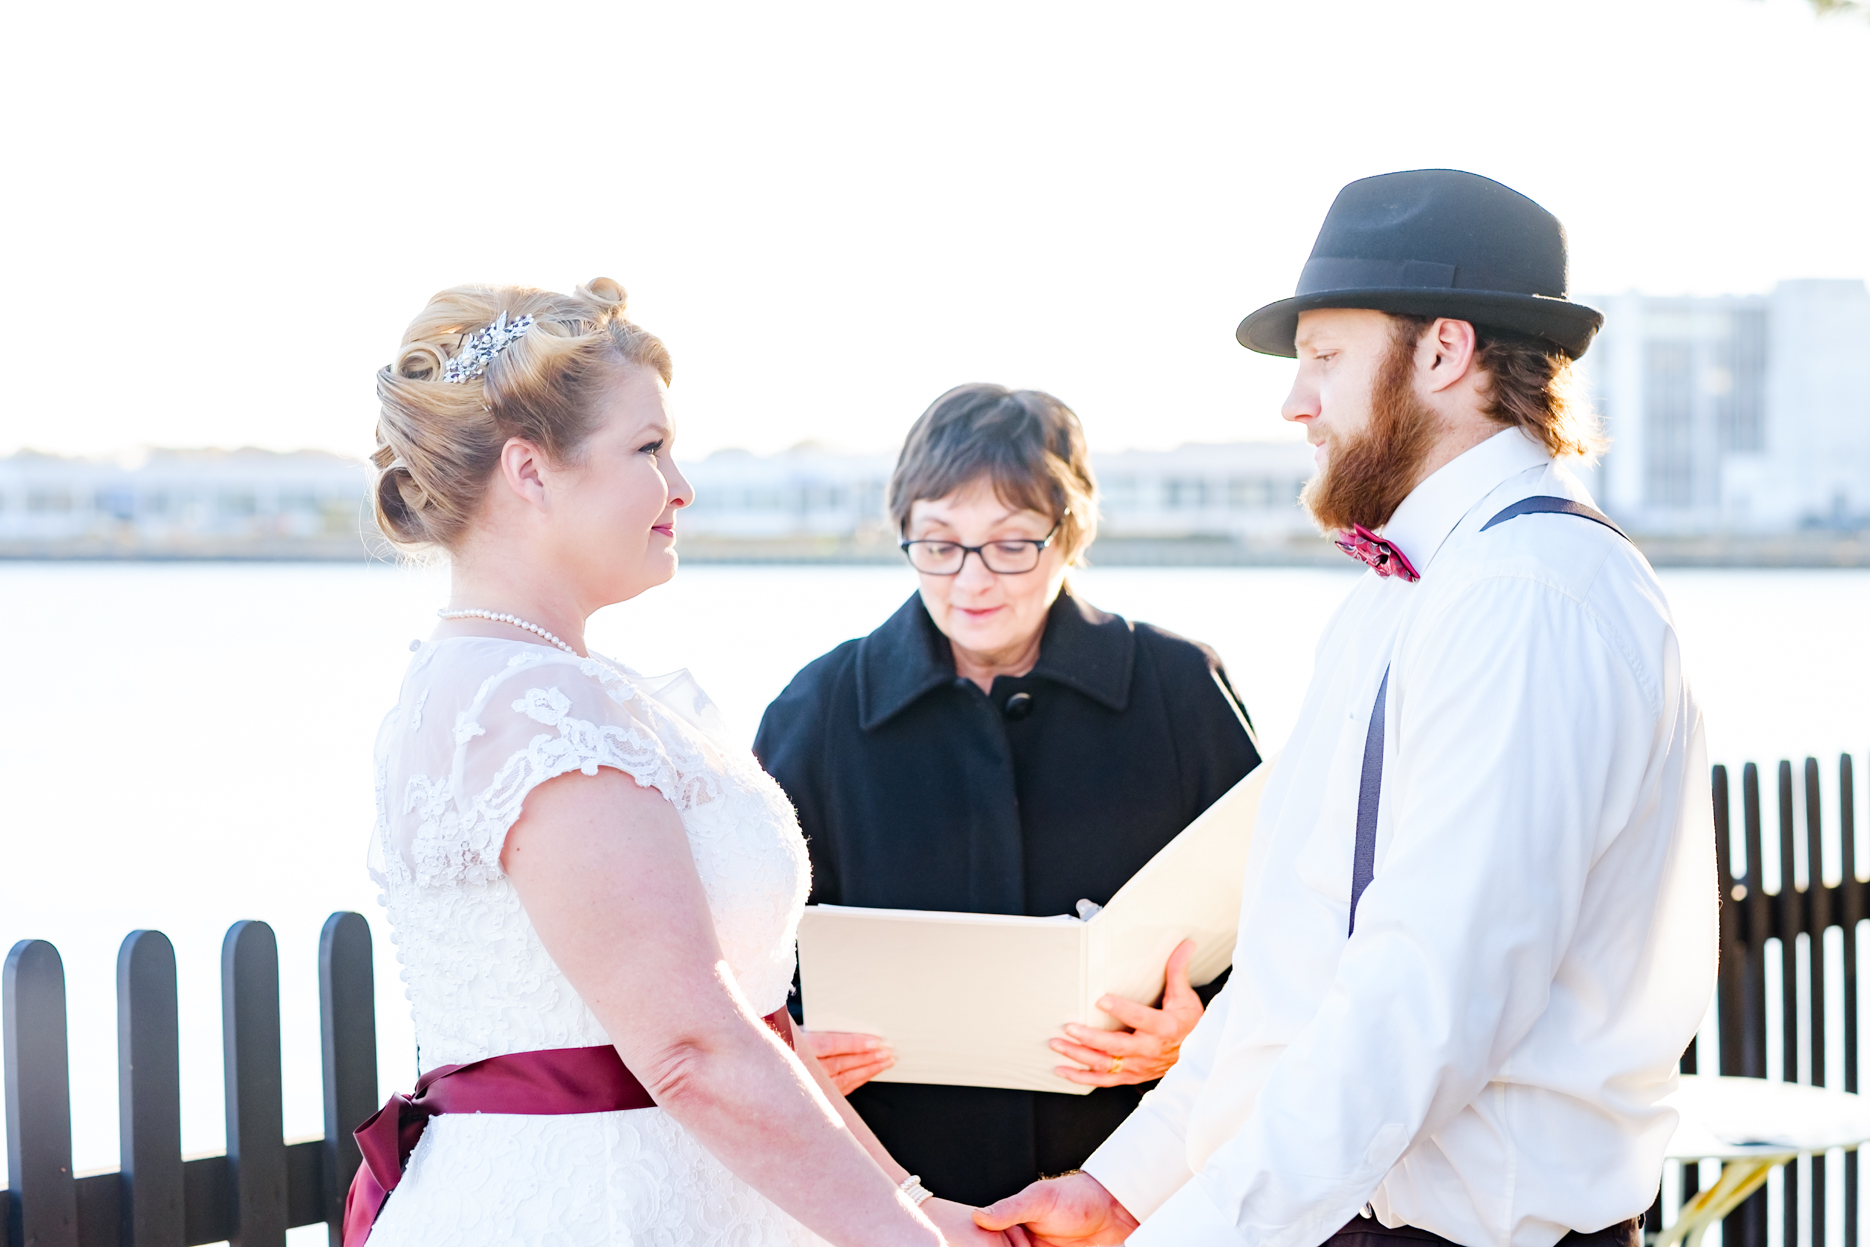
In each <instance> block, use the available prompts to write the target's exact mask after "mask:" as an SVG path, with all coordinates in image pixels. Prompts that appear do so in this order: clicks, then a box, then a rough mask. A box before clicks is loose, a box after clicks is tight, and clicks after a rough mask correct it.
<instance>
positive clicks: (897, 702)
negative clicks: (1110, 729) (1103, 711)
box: [857, 588, 1136, 732]
mask: <svg viewBox="0 0 1870 1247" xmlns="http://www.w3.org/2000/svg"><path fill="white" fill-rule="evenodd" d="M1135 663H1136V634H1135V632H1134V631H1133V630H1132V629H1131V627H1130V624H1129V622H1128V621H1127V620H1125V619H1122V618H1120V617H1118V616H1116V615H1107V614H1105V613H1104V612H1103V611H1100V610H1098V609H1097V608H1096V607H1094V606H1092V605H1091V604H1090V603H1088V602H1085V601H1082V600H1080V599H1078V598H1075V597H1073V596H1072V595H1071V591H1070V589H1069V588H1066V589H1064V590H1061V591H1060V592H1059V595H1058V600H1057V601H1055V602H1053V603H1052V609H1051V612H1050V614H1049V615H1048V616H1047V618H1046V624H1045V635H1044V636H1043V637H1041V638H1040V641H1039V661H1038V663H1037V665H1035V666H1034V667H1033V669H1032V674H1033V675H1035V676H1038V677H1040V678H1042V679H1046V680H1051V681H1052V682H1053V683H1055V684H1062V685H1064V686H1065V687H1067V688H1070V689H1075V690H1076V691H1078V692H1080V693H1083V694H1084V695H1085V696H1086V697H1089V698H1091V699H1092V700H1093V701H1097V702H1101V703H1103V704H1104V705H1106V706H1108V707H1110V708H1111V709H1112V710H1123V709H1125V708H1126V707H1127V706H1128V705H1129V704H1130V673H1131V670H1132V668H1133V667H1134V666H1135ZM954 679H955V670H954V652H953V651H952V650H951V649H950V648H949V646H948V638H947V637H945V636H943V635H942V634H941V630H940V629H938V628H937V627H936V626H935V621H934V620H933V619H930V618H929V613H928V611H927V610H926V609H925V608H924V607H923V605H922V595H921V594H913V595H911V596H910V598H909V600H908V601H907V602H904V603H903V604H902V606H901V607H899V608H898V609H897V611H896V613H895V614H894V615H891V616H890V617H889V619H888V620H886V621H885V622H884V624H883V626H882V627H880V628H878V629H877V630H876V631H875V632H872V633H871V634H870V635H869V636H867V637H865V638H864V639H863V640H861V641H859V642H858V643H857V718H858V725H859V726H860V727H862V728H863V729H864V730H865V731H866V732H868V731H870V730H872V729H873V728H876V727H880V726H881V725H882V724H884V723H886V722H887V721H889V720H890V719H892V718H894V717H895V716H896V715H897V714H899V713H901V712H902V711H903V710H905V709H907V708H908V707H909V706H910V705H911V704H912V703H913V702H915V701H917V700H918V699H920V698H921V697H922V696H924V695H925V694H927V693H928V692H930V691H931V690H933V689H935V688H937V687H939V686H940V685H943V684H948V683H951V682H953V680H954Z"/></svg>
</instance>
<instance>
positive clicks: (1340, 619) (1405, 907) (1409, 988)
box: [1084, 430, 1717, 1247]
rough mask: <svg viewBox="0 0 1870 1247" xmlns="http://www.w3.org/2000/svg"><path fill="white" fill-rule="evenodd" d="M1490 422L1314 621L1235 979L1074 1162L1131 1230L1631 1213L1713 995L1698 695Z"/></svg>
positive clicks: (1625, 584) (1607, 556) (1607, 564)
mask: <svg viewBox="0 0 1870 1247" xmlns="http://www.w3.org/2000/svg"><path fill="white" fill-rule="evenodd" d="M1537 494H1555V495H1559V496H1562V497H1567V498H1572V499H1575V500H1578V501H1581V502H1585V503H1587V504H1588V503H1589V501H1590V500H1589V495H1588V494H1586V492H1585V491H1584V489H1583V487H1582V486H1581V485H1580V484H1579V483H1578V481H1577V480H1576V478H1574V477H1573V476H1571V475H1570V474H1569V473H1568V472H1566V471H1564V470H1563V469H1562V468H1560V467H1558V466H1557V465H1555V464H1554V463H1553V462H1552V461H1551V458H1550V456H1548V455H1547V454H1546V452H1545V450H1544V448H1543V447H1541V446H1540V445H1538V444H1537V443H1536V442H1534V441H1533V440H1532V439H1530V438H1528V437H1527V436H1525V435H1523V434H1521V433H1519V432H1518V431H1516V430H1508V431H1505V432H1502V433H1500V434H1498V435H1497V436H1495V437H1493V438H1491V439H1490V440H1488V441H1486V442H1484V443H1482V444H1481V445H1479V446H1476V447H1474V448H1473V449H1471V450H1469V451H1467V452H1466V453H1465V454H1463V455H1461V456H1460V457H1459V458H1457V459H1455V460H1454V461H1453V462H1451V463H1449V464H1448V465H1447V466H1445V467H1443V468H1441V469H1440V470H1439V471H1437V472H1435V473H1434V474H1433V475H1431V476H1430V477H1429V478H1428V479H1426V480H1425V481H1423V482H1422V483H1421V485H1419V486H1417V488H1416V489H1415V491H1414V492H1412V493H1411V494H1410V495H1409V497H1408V498H1407V499H1405V500H1404V502H1403V504H1402V505H1401V506H1400V507H1398V508H1397V510H1396V514H1395V516H1394V517H1393V518H1392V519H1391V521H1390V522H1389V524H1388V525H1387V526H1386V528H1385V530H1384V536H1385V537H1386V538H1387V539H1388V540H1390V541H1392V542H1394V543H1395V544H1396V546H1397V547H1398V548H1400V549H1401V550H1402V551H1403V552H1404V553H1405V554H1406V555H1407V556H1408V557H1409V559H1410V561H1411V562H1412V563H1413V564H1414V565H1415V567H1416V569H1417V570H1418V571H1420V573H1421V576H1422V578H1421V580H1420V581H1419V582H1418V583H1413V584H1412V583H1408V582H1405V581H1404V580H1402V579H1401V578H1400V577H1392V578H1388V579H1384V578H1379V577H1378V576H1376V575H1375V574H1374V573H1371V574H1368V575H1366V576H1365V578H1364V579H1363V580H1362V581H1360V582H1359V583H1358V585H1357V587H1356V588H1355V589H1354V590H1353V591H1352V592H1351V594H1350V596H1349V598H1348V599H1346V601H1345V603H1344V605H1343V606H1342V607H1340V608H1339V610H1338V612H1337V614H1336V615H1335V616H1334V617H1333V619H1332V621H1331V623H1330V625H1329V626H1328V627H1327V628H1326V629H1325V633H1324V637H1323V638H1322V639H1321V641H1320V642H1319V645H1318V652H1317V666H1316V670H1315V672H1314V674H1313V676H1312V683H1311V687H1310V689H1309V690H1308V691H1307V693H1306V697H1305V703H1304V707H1303V709H1302V710H1301V712H1300V715H1299V720H1298V725H1297V727H1296V729H1295V730H1294V732H1293V734H1292V738H1291V740H1290V742H1289V743H1288V744H1287V746H1286V748H1285V750H1284V752H1283V753H1282V754H1281V756H1280V758H1279V760H1278V763H1277V766H1276V768H1275V770H1274V773H1273V776H1272V778H1271V780H1270V781H1269V783H1268V784H1267V788H1266V794H1265V798H1264V801H1263V803H1262V805H1261V809H1260V816H1259V824H1258V830H1257V832H1256V833H1255V841H1254V844H1253V848H1252V851H1251V854H1250V856H1249V862H1248V866H1247V878H1246V891H1245V896H1244V899H1243V901H1242V906H1241V921H1240V939H1239V943H1238V945H1237V946H1236V948H1235V952H1234V971H1233V977H1232V978H1231V980H1230V981H1229V982H1228V984H1227V987H1226V989H1225V990H1224V991H1222V992H1221V994H1220V995H1219V996H1218V997H1216V999H1215V1000H1214V1002H1213V1004H1212V1005H1211V1006H1210V1007H1209V1009H1208V1012H1207V1016H1206V1017H1205V1018H1203V1019H1202V1021H1201V1024H1200V1025H1199V1026H1197V1027H1196V1028H1195V1030H1194V1032H1193V1034H1191V1035H1190V1036H1189V1038H1188V1040H1187V1042H1186V1043H1185V1044H1184V1045H1183V1048H1182V1055H1181V1060H1180V1061H1179V1062H1178V1063H1177V1064H1176V1066H1175V1068H1174V1069H1172V1070H1171V1071H1170V1072H1169V1074H1168V1076H1167V1077H1165V1078H1164V1079H1163V1080H1162V1082H1161V1084H1160V1085H1159V1086H1158V1088H1157V1089H1156V1090H1155V1091H1153V1092H1151V1093H1150V1094H1149V1095H1148V1096H1147V1097H1145V1098H1144V1100H1143V1102H1142V1104H1141V1105H1140V1106H1139V1107H1138V1108H1137V1110H1136V1111H1135V1112H1134V1113H1133V1114H1132V1115H1131V1116H1130V1118H1129V1120H1127V1121H1126V1122H1125V1123H1124V1124H1123V1126H1122V1127H1120V1128H1119V1129H1118V1131H1117V1132H1116V1133H1115V1134H1114V1135H1112V1136H1111V1137H1110V1139H1109V1140H1108V1141H1107V1142H1106V1143H1105V1144H1104V1145H1103V1146H1102V1147H1101V1148H1099V1149H1098V1150H1097V1152H1096V1154H1095V1155H1093V1156H1092V1157H1091V1159H1090V1160H1088V1161H1087V1162H1085V1165H1084V1168H1085V1169H1086V1170H1087V1171H1088V1172H1089V1173H1091V1174H1092V1175H1093V1176H1094V1177H1096V1178H1097V1179H1098V1180H1099V1181H1100V1182H1102V1183H1103V1184H1104V1186H1105V1187H1106V1188H1108V1189H1109V1190H1110V1192H1111V1193H1112V1194H1113V1195H1114V1196H1116V1198H1117V1199H1118V1200H1120V1201H1121V1202H1122V1203H1123V1204H1124V1206H1125V1207H1127V1208H1128V1209H1129V1210H1130V1211H1131V1213H1132V1214H1133V1215H1135V1216H1137V1217H1139V1218H1143V1219H1144V1220H1143V1224H1142V1226H1141V1228H1140V1229H1138V1230H1137V1232H1136V1233H1135V1234H1134V1235H1132V1236H1131V1238H1130V1240H1129V1241H1130V1242H1131V1243H1132V1244H1134V1245H1136V1247H1158V1245H1162V1247H1169V1245H1172V1247H1205V1245H1207V1244H1213V1245H1214V1247H1222V1245H1231V1244H1238V1243H1252V1244H1256V1245H1259V1244H1264V1245H1266V1247H1313V1245H1315V1244H1318V1243H1321V1242H1323V1241H1324V1239H1326V1238H1327V1237H1329V1236H1330V1235H1331V1234H1332V1233H1333V1232H1335V1231H1336V1230H1337V1229H1338V1228H1339V1227H1340V1226H1342V1225H1344V1224H1345V1222H1346V1221H1348V1220H1349V1219H1350V1218H1352V1217H1354V1216H1356V1215H1358V1212H1359V1210H1360V1209H1362V1208H1363V1206H1364V1205H1365V1203H1366V1202H1368V1203H1369V1204H1370V1205H1371V1206H1372V1208H1373V1209H1374V1211H1375V1214H1376V1216H1377V1218H1378V1219H1379V1220H1381V1221H1382V1222H1383V1223H1384V1224H1385V1225H1390V1226H1398V1225H1410V1226H1415V1227H1417V1228H1419V1229H1424V1230H1429V1231H1432V1232H1434V1233H1437V1234H1440V1235H1443V1236H1444V1237H1446V1238H1450V1239H1452V1240H1454V1241H1455V1242H1457V1243H1461V1244H1464V1245H1465V1247H1485V1245H1492V1244H1498V1245H1499V1247H1551V1244H1553V1243H1555V1242H1556V1241H1557V1240H1558V1239H1559V1238H1560V1237H1562V1236H1563V1235H1564V1234H1565V1232H1566V1231H1568V1230H1582V1231H1592V1230H1598V1229H1602V1228H1604V1227H1606V1226H1609V1225H1612V1224H1615V1223H1616V1222H1618V1221H1621V1220H1624V1219H1626V1218H1629V1217H1633V1216H1636V1215H1639V1214H1640V1213H1642V1212H1643V1210H1644V1209H1645V1208H1647V1207H1648V1206H1649V1203H1650V1201H1651V1200H1652V1199H1653V1198H1654V1197H1655V1193H1656V1183H1657V1179H1658V1177H1659V1175H1660V1173H1661V1170H1662V1154H1663V1149H1664V1147H1665V1146H1666V1144H1667V1143H1668V1139H1669V1135H1670V1133H1671V1131H1672V1130H1673V1128H1674V1126H1675V1114H1674V1112H1673V1111H1672V1110H1669V1109H1666V1108H1663V1107H1660V1106H1659V1105H1658V1103H1657V1101H1658V1100H1659V1099H1660V1098H1661V1097H1662V1096H1663V1095H1665V1094H1667V1093H1668V1092H1669V1091H1670V1090H1671V1089H1672V1088H1673V1087H1674V1085H1675V1078H1676V1073H1675V1071H1676V1064H1677V1060H1678V1058H1679V1057H1680V1056H1681V1053H1682V1051H1683V1049H1684V1048H1685V1047H1686V1046H1687V1045H1688V1043H1689V1041H1690V1040H1691V1039H1692V1038H1693V1037H1694V1034H1695V1030H1696V1028H1697V1027H1698V1026H1699V1025H1700V1023H1701V1019H1702V1017H1703V1015H1704V1013H1705V1011H1706V1009H1707V1005H1708V1000H1709V998H1710V995H1711V993H1712V992H1713V988H1714V973H1715V958H1716V950H1717V935H1716V906H1717V898H1716V895H1715V893H1716V890H1717V885H1716V882H1715V868H1714V831H1713V825H1712V821H1713V820H1712V815H1711V802H1710V799H1709V791H1708V769H1707V765H1706V759H1705V745H1704V742H1703V735H1702V725H1701V717H1700V712H1699V710H1698V709H1697V707H1696V705H1695V701H1694V698H1693V697H1692V695H1691V694H1690V692H1689V689H1688V685H1687V683H1686V681H1685V680H1684V678H1683V675H1682V670H1681V658H1680V653H1679V650H1678V648H1677V644H1676V637H1675V630H1674V626H1673V624H1672V623H1671V621H1670V618H1669V609H1668V603H1667V602H1666V601H1665V600H1664V598H1663V594H1662V589H1661V587H1660V586H1659V585H1658V584H1657V583H1656V578H1655V575H1654V573H1653V572H1652V571H1651V570H1650V568H1649V564H1648V563H1647V562H1646V561H1645V560H1644V559H1643V557H1642V555H1641V554H1640V553H1638V552H1637V550H1636V549H1635V547H1633V546H1631V545H1630V544H1629V542H1627V541H1625V540H1624V539H1623V538H1622V537H1620V536H1618V535H1617V534H1616V533H1615V532H1613V531H1611V530H1610V529H1608V528H1605V527H1604V526H1603V525H1601V524H1597V523H1594V522H1592V521H1590V520H1587V519H1583V518H1580V517H1578V516H1575V515H1554V514H1535V515H1524V516H1520V517H1518V518H1515V519H1512V520H1508V521H1506V522H1504V523H1502V524H1501V525H1499V526H1498V527H1496V528H1493V529H1491V530H1489V531H1487V532H1481V531H1480V528H1481V525H1483V524H1485V523H1486V522H1487V521H1488V520H1489V519H1491V518H1492V517H1493V516H1494V515H1496V514H1497V513H1498V512H1500V511H1501V510H1502V509H1503V508H1505V507H1506V506H1507V505H1509V504H1510V503H1513V502H1516V501H1518V500H1519V499H1521V498H1525V497H1529V496H1532V495H1537ZM1385 668H1388V669H1389V672H1390V684H1389V694H1388V704H1387V708H1386V716H1385V730H1384V770H1383V789H1382V801H1381V805H1380V809H1379V817H1378V823H1377V843H1376V875H1375V879H1374V880H1373V881H1372V882H1371V884H1370V885H1369V888H1368V890H1367V891H1365V892H1364V894H1363V897H1362V900H1361V901H1360V903H1359V905H1358V909H1357V928H1356V935H1355V936H1354V937H1352V938H1349V939H1347V938H1346V930H1347V926H1348V918H1349V912H1350V890H1351V858H1352V852H1353V846H1354V843H1355V837H1356V819H1357V797H1358V787H1359V773H1360V770H1361V765H1362V761H1363V753H1364V740H1365V733H1366V731H1367V729H1368V726H1369V719H1370V713H1371V708H1372V706H1373V705H1374V703H1375V700H1376V693H1377V686H1378V684H1379V682H1380V681H1381V680H1382V678H1383V673H1384V670H1385Z"/></svg>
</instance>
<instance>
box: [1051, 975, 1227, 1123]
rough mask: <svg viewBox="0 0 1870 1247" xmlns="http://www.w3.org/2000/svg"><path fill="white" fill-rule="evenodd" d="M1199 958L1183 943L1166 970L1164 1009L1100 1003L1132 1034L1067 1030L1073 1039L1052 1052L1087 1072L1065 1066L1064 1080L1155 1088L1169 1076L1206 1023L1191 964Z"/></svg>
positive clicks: (1111, 999)
mask: <svg viewBox="0 0 1870 1247" xmlns="http://www.w3.org/2000/svg"><path fill="white" fill-rule="evenodd" d="M1194 955H1195V941H1193V940H1183V941H1182V942H1181V943H1180V944H1177V945H1176V946H1175V951H1174V952H1172V953H1170V954H1169V963H1168V965H1166V966H1165V967H1164V968H1163V975H1164V978H1165V980H1166V983H1165V986H1164V987H1163V990H1162V1007H1161V1008H1160V1009H1152V1008H1150V1007H1149V1006H1148V1005H1139V1004H1137V1003H1136V1002H1135V1001H1133V1000H1124V999H1122V998H1121V997H1118V996H1105V997H1102V998H1101V999H1099V1000H1098V1002H1097V1007H1098V1008H1100V1009H1102V1010H1103V1011H1104V1012H1105V1013H1108V1014H1110V1016H1111V1017H1114V1018H1116V1019H1117V1020H1118V1021H1119V1022H1122V1023H1123V1024H1124V1025H1126V1026H1128V1027H1130V1028H1131V1029H1129V1030H1127V1031H1106V1030H1099V1029H1097V1028H1096V1027H1095V1026H1079V1025H1077V1024H1076V1023H1072V1024H1070V1025H1067V1026H1066V1027H1065V1033H1066V1034H1067V1035H1069V1036H1071V1039H1054V1040H1053V1041H1052V1051H1054V1052H1056V1053H1059V1054H1060V1055H1061V1056H1067V1057H1070V1058H1071V1059H1072V1060H1074V1061H1076V1062H1078V1064H1079V1065H1081V1066H1083V1067H1084V1068H1082V1069H1079V1068H1076V1067H1074V1066H1067V1065H1061V1066H1059V1067H1058V1071H1057V1072H1058V1074H1059V1076H1060V1077H1062V1078H1066V1079H1069V1080H1070V1081H1072V1082H1075V1083H1084V1084H1086V1085H1088V1086H1092V1087H1120V1086H1123V1085H1124V1084H1125V1083H1138V1082H1150V1081H1152V1080H1154V1079H1157V1078H1160V1077H1162V1076H1163V1075H1164V1074H1166V1073H1168V1072H1169V1067H1170V1066H1172V1065H1174V1064H1175V1059H1176V1057H1178V1056H1180V1055H1181V1053H1182V1041H1183V1040H1184V1039H1186V1038H1188V1032H1189V1031H1192V1030H1194V1029H1195V1023H1197V1022H1199V1021H1200V1020H1201V997H1199V996H1197V995H1195V989H1194V988H1193V987H1190V986H1189V985H1188V962H1189V959H1190V958H1191V957H1193V956H1194Z"/></svg>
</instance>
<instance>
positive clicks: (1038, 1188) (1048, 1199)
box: [974, 1173, 1137, 1247]
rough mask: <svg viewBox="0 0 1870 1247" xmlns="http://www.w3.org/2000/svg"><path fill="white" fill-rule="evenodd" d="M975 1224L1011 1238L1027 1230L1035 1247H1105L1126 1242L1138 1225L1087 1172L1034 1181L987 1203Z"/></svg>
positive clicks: (975, 1216) (975, 1218)
mask: <svg viewBox="0 0 1870 1247" xmlns="http://www.w3.org/2000/svg"><path fill="white" fill-rule="evenodd" d="M974 1220H975V1223H976V1224H978V1225H980V1226H981V1228H983V1229H988V1230H1005V1231H1007V1232H1008V1233H1009V1234H1013V1233H1017V1232H1018V1231H1019V1230H1021V1229H1024V1230H1025V1232H1026V1236H1027V1240H1028V1241H1029V1242H1031V1243H1033V1244H1035V1247H1103V1245H1104V1244H1108V1243H1121V1242H1124V1241H1125V1240H1126V1239H1128V1238H1129V1237H1130V1231H1132V1230H1134V1229H1135V1228H1136V1226H1137V1221H1136V1218H1135V1217H1133V1216H1131V1215H1130V1210H1129V1209H1128V1208H1125V1207H1124V1206H1123V1205H1122V1204H1120V1203H1118V1202H1117V1199H1116V1196H1114V1195H1112V1194H1111V1193H1110V1192H1109V1191H1107V1190H1105V1189H1104V1184H1103V1183H1102V1182H1099V1181H1098V1180H1097V1179H1096V1178H1093V1177H1092V1176H1091V1175H1090V1174H1088V1173H1071V1174H1066V1175H1065V1176H1064V1177H1062V1178H1047V1179H1046V1180H1045V1181H1043V1182H1035V1183H1033V1184H1032V1185H1031V1186H1029V1187H1027V1188H1026V1189H1025V1190H1023V1191H1021V1192H1020V1193H1019V1194H1017V1195H1010V1196H1008V1197H1007V1198H1005V1199H1003V1200H1001V1201H1000V1202H998V1203H995V1204H988V1205H987V1206H986V1207H985V1208H982V1209H981V1210H980V1211H979V1212H976V1213H975V1214H974ZM1014 1241H1016V1242H1017V1241H1018V1240H1017V1239H1016V1240H1014Z"/></svg>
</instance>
